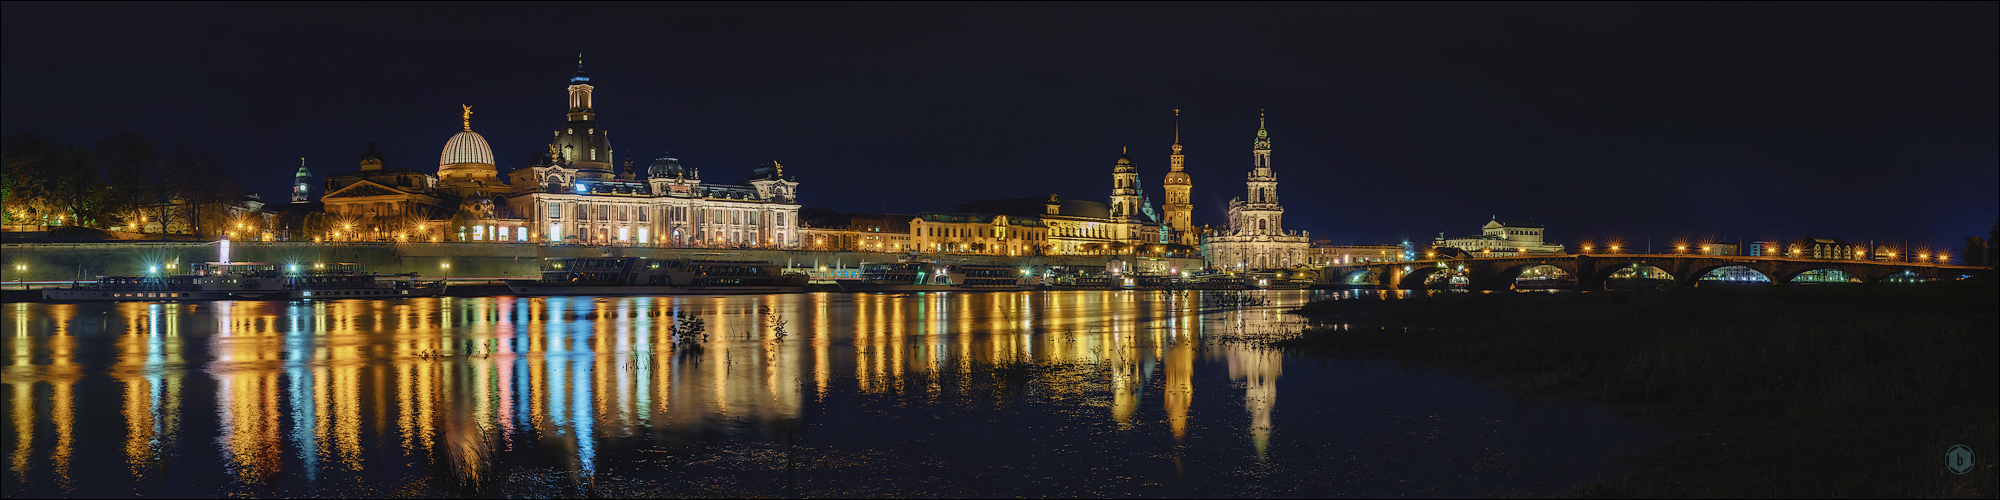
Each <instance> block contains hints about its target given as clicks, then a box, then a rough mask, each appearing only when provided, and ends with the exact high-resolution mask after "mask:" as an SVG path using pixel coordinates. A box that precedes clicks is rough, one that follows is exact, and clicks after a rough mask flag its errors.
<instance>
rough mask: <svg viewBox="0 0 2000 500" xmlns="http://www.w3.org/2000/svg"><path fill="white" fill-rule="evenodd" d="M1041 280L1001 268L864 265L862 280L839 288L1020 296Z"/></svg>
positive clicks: (869, 290)
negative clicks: (1019, 292) (998, 293)
mask: <svg viewBox="0 0 2000 500" xmlns="http://www.w3.org/2000/svg"><path fill="white" fill-rule="evenodd" d="M1040 285H1041V277H1039V276H1034V275H1031V274H1028V273H1023V272H1021V270H1020V269H1019V268H1016V267H1014V266H1007V265H998V264H938V263H931V262H898V263H893V264H889V263H884V264H864V265H862V267H861V279H860V280H857V281H853V282H844V283H841V284H840V290H841V291H843V292H1018V291H1026V290H1034V289H1036V288H1038V287H1040Z"/></svg>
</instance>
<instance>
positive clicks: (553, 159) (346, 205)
mask: <svg viewBox="0 0 2000 500" xmlns="http://www.w3.org/2000/svg"><path fill="white" fill-rule="evenodd" d="M569 83H570V85H569V87H568V93H569V107H568V108H569V109H568V113H567V121H566V123H565V124H564V125H563V126H562V127H561V128H559V129H557V130H555V131H554V133H553V137H552V140H551V142H550V143H549V144H548V145H547V148H546V150H545V151H536V152H535V153H534V154H532V155H530V159H529V162H528V165H527V166H524V167H521V168H516V169H514V170H513V171H511V172H508V175H507V178H508V179H509V180H510V181H511V182H508V183H502V182H501V177H500V174H499V171H498V168H497V167H496V166H495V164H494V159H493V150H492V148H491V147H490V146H489V145H488V144H487V143H486V139H485V137H483V136H481V135H479V134H478V133H477V132H474V131H473V130H472V109H471V108H470V107H466V108H465V111H464V114H463V115H462V119H463V122H462V125H463V128H462V130H461V131H459V132H458V133H457V134H456V135H453V136H451V138H450V139H449V140H447V141H445V146H444V149H443V151H442V152H441V153H440V154H439V156H438V169H437V171H436V174H434V175H433V174H431V173H429V172H422V171H417V170H410V169H390V168H387V167H386V165H385V162H384V160H383V157H382V153H381V152H380V151H378V150H376V147H375V144H374V143H369V147H368V152H367V153H364V154H363V155H362V160H361V166H360V169H359V170H358V171H355V172H350V173H345V174H338V175H330V176H327V178H326V190H325V192H324V193H325V194H323V195H321V197H320V201H321V203H322V205H323V207H324V209H325V214H326V215H327V217H325V218H324V219H325V220H320V221H317V222H311V223H305V224H302V225H303V226H308V227H305V228H304V229H305V231H302V232H301V233H306V234H295V235H294V238H295V239H302V238H319V237H328V238H334V239H338V240H373V241H425V240H429V241H491V242H514V243H528V242H532V243H550V244H579V245H593V246H595V245H619V246H625V245H643V246H676V247H741V248H798V247H801V246H802V244H803V243H804V236H803V235H802V234H801V231H800V225H799V222H798V210H799V205H798V203H797V202H796V201H795V200H796V194H797V190H798V182H797V180H796V179H794V178H789V177H786V176H785V170H784V165H781V164H779V163H778V162H775V161H773V162H771V163H767V164H764V165H762V166H759V167H756V168H753V169H751V171H750V177H749V179H747V180H746V181H744V182H743V183H742V184H724V183H716V182H704V181H703V180H702V177H701V170H700V169H698V168H688V167H686V166H683V165H681V164H680V160H679V159H676V158H673V157H671V156H666V155H662V156H661V157H659V158H657V159H655V160H654V162H653V164H652V165H651V166H650V167H648V168H647V169H646V170H645V171H644V172H640V171H639V170H637V169H635V168H633V165H632V161H631V160H630V159H629V158H628V159H627V160H626V161H625V162H624V165H623V166H624V169H623V171H620V170H619V169H618V164H617V162H616V156H615V155H614V153H613V152H612V150H611V139H610V135H611V132H610V131H609V130H607V129H605V128H604V127H603V126H602V124H600V123H598V121H597V112H596V109H595V107H594V105H593V102H592V95H593V92H594V91H595V87H593V86H592V85H591V84H590V77H589V76H587V75H586V74H585V73H584V71H583V67H582V63H581V62H579V63H578V65H577V71H576V74H575V75H574V76H573V77H571V78H570V82H569ZM298 175H299V177H298V179H301V180H304V179H309V178H310V176H311V174H310V173H309V172H307V171H306V170H305V169H304V167H303V166H301V168H300V170H299V174H298ZM294 190H295V191H296V192H295V193H294V199H297V197H298V196H299V193H304V192H306V191H307V189H306V188H302V187H297V186H295V187H294ZM297 204H298V203H294V205H297ZM307 219H312V217H307Z"/></svg>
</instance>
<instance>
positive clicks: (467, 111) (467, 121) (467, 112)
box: [458, 104, 472, 130]
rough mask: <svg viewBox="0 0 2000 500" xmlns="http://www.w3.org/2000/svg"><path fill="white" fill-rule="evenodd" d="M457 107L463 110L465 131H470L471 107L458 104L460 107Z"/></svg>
mask: <svg viewBox="0 0 2000 500" xmlns="http://www.w3.org/2000/svg"><path fill="white" fill-rule="evenodd" d="M458 106H459V107H461V108H465V115H464V116H465V129H466V130H472V106H469V105H465V104H460V105H458Z"/></svg>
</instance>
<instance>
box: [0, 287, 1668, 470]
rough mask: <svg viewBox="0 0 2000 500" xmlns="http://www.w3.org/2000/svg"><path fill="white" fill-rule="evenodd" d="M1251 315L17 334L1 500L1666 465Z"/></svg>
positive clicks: (156, 322)
mask: <svg viewBox="0 0 2000 500" xmlns="http://www.w3.org/2000/svg"><path fill="white" fill-rule="evenodd" d="M1251 293H1252V294H1254V295H1255V296H1258V297H1261V301H1262V303H1260V304H1242V303H1230V302H1228V301H1221V300H1217V299H1218V297H1234V296H1235V294H1234V293H1232V292H1208V295H1206V297H1207V298H1208V300H1207V301H1206V303H1204V300H1203V298H1204V297H1205V296H1204V295H1202V294H1201V293H1200V292H1143V291H1114V292H1086V291H1076V292H1016V293H998V292H996V293H932V294H901V295H878V294H831V293H814V294H791V295H771V296H740V297H600V298H593V297H557V298H516V297H491V298H425V299H403V300H329V301H312V302H282V301H270V302H196V303H105V304H47V303H25V302H24V303H8V304H0V310H4V313H0V328H4V331H5V332H6V334H7V335H6V336H7V338H6V339H5V341H4V342H0V345H4V346H5V351H4V357H5V358H6V359H7V363H8V364H7V366H6V368H5V371H4V376H5V380H4V381H0V391H4V393H3V395H4V397H0V415H4V422H0V430H4V431H5V436H4V438H0V455H4V456H5V457H6V458H5V461H6V463H5V471H4V478H0V479H4V487H0V488H4V489H0V492H4V493H5V496H6V497H8V498H17V497H133V496H138V497H220V496H257V497H335V496H338V497H350V496H352V497H419V496H425V497H428V496H511V497H523V496H535V497H547V496H573V495H597V496H615V497H637V496H645V497H661V496H731V497H736V496H798V497H852V496H899V497H900V496H924V497H935V496H981V497H992V496H1065V497H1086V496H1089V497H1099V496H1101V497H1161V496H1171V497H1185V496H1226V497H1326V496H1550V495H1561V494H1564V493H1566V492H1568V491H1570V489H1571V488H1573V487H1575V486H1577V485H1579V484H1582V483H1588V482H1591V481H1596V480H1601V479H1607V478H1610V477H1615V475H1616V474H1618V473H1619V468H1618V466H1617V465H1616V462H1617V461H1616V460H1615V458H1616V457H1619V456H1623V455H1631V454H1636V453H1639V452H1642V451H1643V449H1644V448H1646V447H1648V446H1651V445H1652V444H1654V443H1657V441H1658V439H1657V435H1658V434H1659V432H1658V431H1657V429H1656V428H1654V427H1653V426H1652V425H1651V424H1648V423H1644V422H1640V421H1634V420H1627V419H1623V418H1620V417H1619V416H1618V415H1616V414H1615V413H1614V412H1612V411H1610V410H1608V409H1606V408H1603V407H1598V406H1593V405H1589V404H1584V403H1579V402H1573V401H1566V400H1561V399H1552V398H1529V397H1521V396H1518V395H1515V394H1512V393H1509V392H1507V391H1505V390H1501V389H1496V388H1493V387H1489V386H1488V385H1487V384H1485V383H1483V382H1482V381H1480V380H1478V379H1476V378H1472V377H1468V376H1465V375H1461V374H1456V373H1449V372H1444V371H1436V370H1423V369H1411V368H1406V367H1401V366H1398V365H1397V364H1395V363H1393V362H1389V361H1384V360H1377V359H1371V358H1366V357H1361V358H1316V357H1304V356H1301V355H1298V354H1292V353H1287V352H1284V351H1277V350H1271V349H1268V348H1264V347H1261V346H1260V345H1261V344H1259V343H1258V342H1256V339H1257V338H1260V337H1264V336H1268V335H1274V334H1279V333H1281V332H1284V331H1286V329H1287V328H1295V326H1294V325H1295V323H1296V322H1297V321H1298V318H1297V317H1294V316H1289V315H1286V314H1283V312H1282V311H1283V310H1284V309H1286V308H1289V307H1295V306H1297V305H1299V304H1302V303H1304V302H1305V301H1307V300H1310V299H1311V298H1313V297H1315V296H1323V295H1316V294H1322V293H1323V292H1309V291H1269V292H1251ZM676 313H679V314H684V315H686V316H687V317H695V318H700V319H701V321H702V324H703V326H704V330H705V333H706V334H707V339H706V341H705V342H700V343H699V344H700V348H694V347H690V346H686V345H677V344H676V343H675V342H674V340H673V338H672V334H671V329H672V328H673V327H674V326H676V325H680V324H683V323H678V322H677V321H676V320H675V318H674V316H673V315H674V314H676Z"/></svg>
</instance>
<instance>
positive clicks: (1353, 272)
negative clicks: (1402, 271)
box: [1322, 267, 1382, 286]
mask: <svg viewBox="0 0 2000 500" xmlns="http://www.w3.org/2000/svg"><path fill="white" fill-rule="evenodd" d="M1322 276H1333V277H1334V279H1335V280H1336V281H1334V282H1333V284H1334V285H1360V284H1370V285H1377V286H1380V285H1381V284H1382V273H1379V272H1376V271H1375V269H1374V268H1372V267H1363V268H1359V269H1341V270H1338V271H1335V272H1329V273H1324V274H1322ZM1357 278H1359V279H1357Z"/></svg>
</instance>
